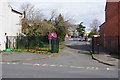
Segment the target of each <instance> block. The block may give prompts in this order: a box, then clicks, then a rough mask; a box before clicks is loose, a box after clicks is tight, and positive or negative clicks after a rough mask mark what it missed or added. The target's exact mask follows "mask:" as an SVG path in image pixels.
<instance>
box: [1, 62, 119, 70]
mask: <svg viewBox="0 0 120 80" xmlns="http://www.w3.org/2000/svg"><path fill="white" fill-rule="evenodd" d="M0 63H1V64H20V63H18V62H0ZM22 64H23V65H33V66H43V67H44V66H46V67H47V66H48V67H68V68H74V69H86V70H107V71H110V70H118V71H120V69H116V68H104V69H103V68H102V69H100V68H98V67H81V66H73V65H71V66H68V65H55V64H38V63H35V64H34V63H22Z"/></svg>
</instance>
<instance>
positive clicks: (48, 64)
mask: <svg viewBox="0 0 120 80" xmlns="http://www.w3.org/2000/svg"><path fill="white" fill-rule="evenodd" d="M48 65H49V64H42V65H41V66H48Z"/></svg>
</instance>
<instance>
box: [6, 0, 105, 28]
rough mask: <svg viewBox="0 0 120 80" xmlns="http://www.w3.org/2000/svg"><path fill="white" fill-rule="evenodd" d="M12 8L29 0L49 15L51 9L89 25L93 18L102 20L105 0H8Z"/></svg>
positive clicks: (46, 15)
mask: <svg viewBox="0 0 120 80" xmlns="http://www.w3.org/2000/svg"><path fill="white" fill-rule="evenodd" d="M8 1H9V2H10V4H11V5H12V6H13V8H15V9H18V10H19V8H20V5H21V4H22V3H25V2H30V3H32V4H34V5H35V6H36V7H38V8H40V9H41V10H42V12H43V14H44V15H45V17H47V18H48V17H49V15H50V12H51V11H52V10H56V12H58V13H62V14H63V15H64V16H65V17H71V18H73V20H74V22H75V23H80V22H83V24H84V25H85V26H87V27H89V25H90V23H91V22H92V20H93V19H98V20H99V21H100V22H101V24H102V23H103V22H104V16H105V15H104V13H105V5H106V0H8Z"/></svg>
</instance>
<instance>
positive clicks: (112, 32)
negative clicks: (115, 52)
mask: <svg viewBox="0 0 120 80" xmlns="http://www.w3.org/2000/svg"><path fill="white" fill-rule="evenodd" d="M118 5H119V8H118ZM105 19H106V20H105V24H104V26H102V27H101V30H100V36H101V37H102V39H101V40H102V41H101V43H102V44H103V45H104V47H106V48H109V47H112V48H116V47H118V36H119V35H120V26H119V23H120V21H119V19H120V2H107V4H106V10H105ZM110 43H111V44H110ZM119 43H120V38H119Z"/></svg>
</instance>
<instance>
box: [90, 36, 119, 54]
mask: <svg viewBox="0 0 120 80" xmlns="http://www.w3.org/2000/svg"><path fill="white" fill-rule="evenodd" d="M119 41H120V40H119V36H106V37H101V36H100V37H93V38H92V51H93V52H94V51H97V53H99V48H102V50H104V51H107V52H109V53H110V54H118V53H120V42H119Z"/></svg>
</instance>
